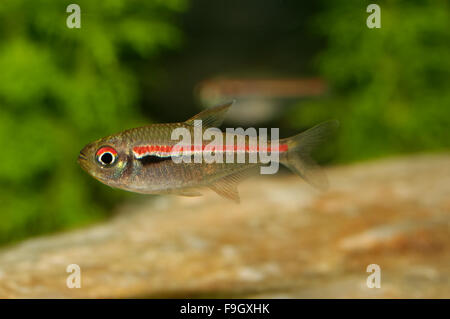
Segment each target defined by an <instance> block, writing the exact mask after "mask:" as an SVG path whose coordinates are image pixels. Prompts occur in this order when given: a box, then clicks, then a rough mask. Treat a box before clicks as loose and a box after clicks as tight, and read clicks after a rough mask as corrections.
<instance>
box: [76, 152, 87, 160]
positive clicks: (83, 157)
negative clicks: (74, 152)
mask: <svg viewBox="0 0 450 319" xmlns="http://www.w3.org/2000/svg"><path fill="white" fill-rule="evenodd" d="M78 159H79V160H87V157H86V155H84V154H83V153H82V152H80V155H78Z"/></svg>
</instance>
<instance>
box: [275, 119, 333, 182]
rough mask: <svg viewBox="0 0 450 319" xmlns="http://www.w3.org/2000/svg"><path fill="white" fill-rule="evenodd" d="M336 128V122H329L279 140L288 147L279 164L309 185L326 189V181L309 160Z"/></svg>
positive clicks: (312, 161) (317, 167)
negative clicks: (312, 153)
mask: <svg viewBox="0 0 450 319" xmlns="http://www.w3.org/2000/svg"><path fill="white" fill-rule="evenodd" d="M338 126H339V122H338V121H337V120H330V121H326V122H323V123H320V124H318V125H316V126H314V127H312V128H310V129H309V130H307V131H305V132H303V133H300V134H297V135H294V136H292V137H289V138H286V139H284V140H281V141H280V143H281V144H287V146H288V151H287V153H286V155H285V156H284V157H283V158H282V159H281V163H283V164H284V165H285V166H286V167H288V168H289V169H290V170H292V171H293V172H294V173H296V174H298V175H300V176H301V177H302V178H303V179H305V180H306V181H307V182H308V183H310V184H311V185H313V186H315V187H317V188H319V189H322V190H324V189H326V188H327V187H328V179H327V177H326V175H325V173H324V172H323V171H322V170H321V168H320V167H319V165H317V163H316V162H315V161H314V160H313V159H312V158H311V152H312V151H313V150H314V149H315V148H316V147H317V146H318V145H320V144H321V143H322V142H323V141H325V140H326V139H327V137H328V136H330V135H331V134H332V133H333V132H334V131H335V130H336V129H337V127H338Z"/></svg>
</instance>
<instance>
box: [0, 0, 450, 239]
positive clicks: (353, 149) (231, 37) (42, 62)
mask: <svg viewBox="0 0 450 319" xmlns="http://www.w3.org/2000/svg"><path fill="white" fill-rule="evenodd" d="M70 3H71V2H70V1H59V0H42V1H25V0H2V1H1V2H0V145H1V146H2V155H1V161H0V185H1V192H0V243H2V244H4V243H7V242H11V241H14V240H18V239H22V238H24V237H27V236H32V235H36V234H41V233H45V232H50V231H55V230H60V229H67V228H70V227H77V226H80V225H83V224H88V223H91V222H93V221H96V220H100V219H102V218H104V216H108V215H110V214H111V211H113V208H114V206H115V205H116V204H117V203H119V202H120V201H121V200H123V199H124V198H125V196H131V195H126V193H125V192H121V191H112V190H111V189H110V188H108V187H106V186H104V185H101V184H100V183H98V182H96V181H94V180H93V179H92V178H90V177H89V176H87V174H85V173H84V172H82V171H81V169H80V168H79V167H78V165H77V163H76V159H77V156H78V152H79V150H80V149H81V148H82V147H83V146H84V145H85V144H86V143H88V142H90V141H93V140H95V139H97V138H99V137H102V136H105V135H109V134H111V133H115V132H118V131H121V130H123V129H126V128H130V127H135V126H139V125H142V124H144V123H148V122H150V119H153V120H155V121H180V120H183V119H184V118H187V117H188V116H191V115H192V114H193V113H195V112H196V111H197V110H198V109H197V108H196V104H198V101H196V100H195V98H194V95H193V90H194V87H195V85H196V84H197V83H198V81H201V80H203V79H204V78H206V77H208V76H214V75H216V74H218V73H219V74H235V75H236V74H237V75H249V74H250V75H252V76H259V75H261V74H264V75H265V76H267V75H269V76H275V77H276V76H304V75H308V76H320V77H322V78H323V79H325V80H326V81H327V83H328V85H329V87H330V90H329V92H328V93H327V95H326V96H323V97H321V98H317V99H309V100H301V101H300V100H298V101H297V100H295V101H291V102H289V103H290V104H291V106H292V107H290V108H286V109H287V111H286V112H284V113H283V114H282V115H281V117H280V119H279V121H278V122H277V124H278V126H280V127H281V130H282V131H283V128H284V129H286V130H289V129H290V130H293V131H295V130H296V131H298V130H299V129H303V128H305V127H308V126H311V125H313V124H316V123H317V122H319V121H322V120H325V119H329V118H337V119H339V120H340V121H341V124H342V125H341V130H340V134H339V136H338V139H337V141H336V144H334V146H333V147H332V148H330V149H329V150H328V152H329V154H328V155H326V156H325V158H327V159H330V160H332V161H337V162H348V161H353V160H360V159H367V158H373V157H379V156H384V155H390V154H398V153H406V152H417V151H426V150H442V149H445V148H448V147H449V146H450V133H449V127H450V108H449V107H450V87H449V86H450V81H449V79H450V56H449V54H450V50H449V43H450V28H449V12H450V10H449V9H450V8H449V4H448V1H444V0H441V1H440V0H437V1H431V0H430V1H379V4H380V7H381V10H382V12H381V19H382V20H381V21H382V27H381V29H368V28H367V26H366V19H367V16H368V15H369V14H368V13H367V12H366V10H365V9H366V7H367V4H368V3H369V2H364V1H358V0H352V1H319V2H315V3H310V2H306V1H305V2H303V1H264V2H261V1H248V2H245V3H243V2H239V1H205V0H197V1H195V0H192V1H189V2H188V1H187V0H147V1H136V0H134V1H133V0H108V1H89V0H84V1H81V0H79V1H76V3H77V4H79V5H80V7H81V16H82V19H81V26H82V27H81V29H68V28H67V27H66V18H67V16H68V15H69V14H68V13H66V7H67V5H69V4H70ZM174 111H176V112H174ZM280 112H281V111H280ZM330 154H333V155H330Z"/></svg>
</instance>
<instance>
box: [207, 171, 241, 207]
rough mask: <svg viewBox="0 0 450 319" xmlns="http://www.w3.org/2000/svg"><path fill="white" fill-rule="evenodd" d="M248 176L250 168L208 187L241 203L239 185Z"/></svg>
mask: <svg viewBox="0 0 450 319" xmlns="http://www.w3.org/2000/svg"><path fill="white" fill-rule="evenodd" d="M247 176H249V170H244V171H239V172H237V173H234V174H231V175H228V176H225V177H223V178H221V179H219V180H217V181H215V182H214V183H212V184H211V185H209V186H208V187H209V188H210V189H212V190H213V191H214V192H216V193H217V194H219V195H220V196H222V197H224V198H227V199H231V200H232V201H234V202H236V203H238V204H239V203H240V198H239V192H238V189H237V186H238V184H239V182H240V181H241V180H242V179H243V178H245V177H247Z"/></svg>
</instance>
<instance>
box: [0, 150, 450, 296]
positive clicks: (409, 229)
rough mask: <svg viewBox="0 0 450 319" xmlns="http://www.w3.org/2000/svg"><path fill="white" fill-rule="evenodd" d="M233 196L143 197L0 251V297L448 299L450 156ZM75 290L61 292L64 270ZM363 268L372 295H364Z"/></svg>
mask: <svg viewBox="0 0 450 319" xmlns="http://www.w3.org/2000/svg"><path fill="white" fill-rule="evenodd" d="M328 176H329V179H330V181H331V188H330V190H329V191H327V192H322V193H321V192H317V191H315V190H314V189H312V188H310V187H309V186H308V185H306V183H304V182H302V181H301V180H300V179H299V178H298V177H296V176H294V175H287V174H286V175H278V176H270V177H264V176H258V177H255V178H252V179H250V180H247V181H244V182H243V183H242V184H241V185H240V188H239V189H240V194H241V202H242V203H241V204H240V205H237V204H234V203H233V202H230V201H226V200H224V199H221V198H219V197H218V196H217V195H216V194H214V193H210V192H208V193H207V194H206V195H205V196H203V197H198V198H184V197H150V199H149V200H147V199H146V198H145V197H143V198H144V199H145V200H143V201H142V202H140V203H134V204H130V205H127V206H124V207H122V208H121V209H120V210H121V212H120V213H119V214H118V216H117V217H115V218H113V219H111V220H109V221H107V222H105V223H103V224H100V225H96V226H92V227H90V228H87V229H80V230H76V231H73V232H70V233H62V234H56V235H52V236H47V237H41V238H35V239H31V240H28V241H25V242H23V243H20V244H17V245H14V246H12V247H7V248H3V249H2V250H1V251H0V297H2V298H5V297H9V298H17V297H22V298H29V297H31V298H36V297H37V298H50V297H55V298H105V297H112V298H122V297H143V298H147V297H182V298H185V297H192V298H195V297H213V298H214V297H225V298H226V297H244V298H247V297H248V298H253V297H263V298H321V297H326V298H344V297H350V298H362V297H369V298H371V297H375V298H378V297H384V298H416V297H423V298H450V280H449V278H450V236H449V235H450V232H449V230H450V155H447V154H441V155H421V156H414V157H403V158H393V159H385V160H380V161H374V162H367V163H361V164H356V165H350V166H341V167H334V168H329V169H328ZM69 264H78V265H79V266H80V268H81V285H82V287H81V288H79V289H77V288H73V289H69V288H67V286H66V279H67V276H68V275H69V274H68V273H67V272H66V267H67V266H68V265H69ZM369 264H377V265H379V266H380V267H381V288H368V287H367V285H366V280H367V277H368V276H369V275H370V273H367V272H366V268H367V266H368V265H369Z"/></svg>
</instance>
